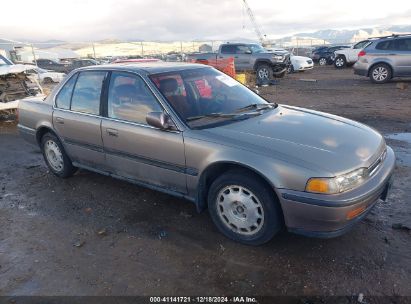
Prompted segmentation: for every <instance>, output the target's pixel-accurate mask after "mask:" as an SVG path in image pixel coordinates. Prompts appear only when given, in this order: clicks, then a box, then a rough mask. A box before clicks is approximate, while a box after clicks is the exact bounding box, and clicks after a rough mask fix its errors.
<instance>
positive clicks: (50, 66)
mask: <svg viewBox="0 0 411 304" xmlns="http://www.w3.org/2000/svg"><path fill="white" fill-rule="evenodd" d="M36 62H37V66H38V67H39V68H42V69H45V70H52V71H55V72H61V73H67V72H68V71H69V70H70V64H69V63H60V62H57V61H54V60H51V59H37V60H36Z"/></svg>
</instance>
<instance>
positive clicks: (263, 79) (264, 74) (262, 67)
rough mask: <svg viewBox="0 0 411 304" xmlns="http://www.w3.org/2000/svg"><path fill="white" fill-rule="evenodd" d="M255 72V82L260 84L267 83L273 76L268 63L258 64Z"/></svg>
mask: <svg viewBox="0 0 411 304" xmlns="http://www.w3.org/2000/svg"><path fill="white" fill-rule="evenodd" d="M255 72H256V74H257V82H258V83H260V84H268V83H269V82H270V80H271V79H272V78H273V69H272V67H271V66H270V65H268V64H265V63H262V64H259V65H258V66H257V69H256V71H255Z"/></svg>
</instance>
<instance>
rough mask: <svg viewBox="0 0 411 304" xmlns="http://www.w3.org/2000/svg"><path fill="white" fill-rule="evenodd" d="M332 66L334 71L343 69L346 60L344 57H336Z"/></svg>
mask: <svg viewBox="0 0 411 304" xmlns="http://www.w3.org/2000/svg"><path fill="white" fill-rule="evenodd" d="M334 66H335V68H336V69H343V68H345V67H346V66H347V60H346V59H345V57H344V56H338V57H337V58H335V60H334Z"/></svg>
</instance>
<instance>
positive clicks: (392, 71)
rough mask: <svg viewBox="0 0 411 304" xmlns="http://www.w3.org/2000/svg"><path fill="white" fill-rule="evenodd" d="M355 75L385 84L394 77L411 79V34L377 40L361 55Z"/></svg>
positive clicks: (355, 68) (356, 64)
mask: <svg viewBox="0 0 411 304" xmlns="http://www.w3.org/2000/svg"><path fill="white" fill-rule="evenodd" d="M354 73H355V74H357V75H361V76H366V77H370V80H371V81H372V82H374V83H385V82H387V81H389V80H390V79H391V78H394V77H411V34H409V35H392V36H388V37H382V38H380V39H376V40H374V41H372V42H371V43H370V44H368V45H367V46H366V47H365V48H364V49H363V50H362V51H361V52H360V53H359V54H358V61H357V62H356V63H355V64H354Z"/></svg>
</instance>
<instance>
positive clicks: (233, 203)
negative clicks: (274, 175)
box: [208, 171, 282, 245]
mask: <svg viewBox="0 0 411 304" xmlns="http://www.w3.org/2000/svg"><path fill="white" fill-rule="evenodd" d="M208 207H209V212H210V215H211V218H212V219H213V222H214V223H215V225H216V226H217V228H218V229H219V230H220V232H221V233H223V234H224V235H225V236H226V237H228V238H230V239H232V240H234V241H238V242H240V243H243V244H246V245H261V244H264V243H266V242H268V241H269V240H271V239H272V238H273V237H274V235H275V234H276V233H277V232H278V231H279V230H280V229H281V227H282V216H281V209H280V206H279V203H278V201H277V199H276V198H275V194H274V193H273V192H272V190H271V189H270V188H269V187H267V186H265V185H264V184H263V183H262V182H261V181H260V179H259V178H256V176H253V175H252V174H251V175H250V174H249V173H248V172H245V171H244V172H243V171H232V172H228V173H225V174H223V175H221V176H220V177H218V178H217V179H216V180H215V181H214V182H213V184H212V185H211V187H210V190H209V193H208Z"/></svg>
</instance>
